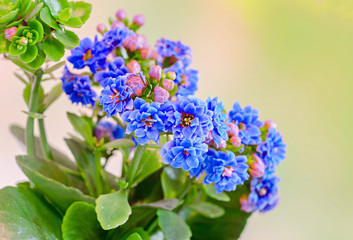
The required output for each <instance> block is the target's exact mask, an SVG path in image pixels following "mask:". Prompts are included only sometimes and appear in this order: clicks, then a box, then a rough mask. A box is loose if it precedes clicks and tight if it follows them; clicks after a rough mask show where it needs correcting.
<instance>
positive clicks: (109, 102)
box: [99, 75, 133, 117]
mask: <svg viewBox="0 0 353 240" xmlns="http://www.w3.org/2000/svg"><path fill="white" fill-rule="evenodd" d="M126 80H127V78H126V76H125V75H124V76H119V77H117V78H109V80H108V82H107V85H106V86H105V88H104V89H103V90H102V93H101V96H100V97H99V101H100V104H101V105H103V112H106V113H107V117H111V116H114V115H115V114H117V113H120V114H122V113H123V112H124V111H125V110H131V109H132V108H133V100H132V99H131V94H132V93H133V91H132V89H131V88H130V87H129V86H127V85H126Z"/></svg>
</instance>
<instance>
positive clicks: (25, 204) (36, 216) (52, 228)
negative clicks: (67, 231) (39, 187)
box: [0, 184, 62, 240]
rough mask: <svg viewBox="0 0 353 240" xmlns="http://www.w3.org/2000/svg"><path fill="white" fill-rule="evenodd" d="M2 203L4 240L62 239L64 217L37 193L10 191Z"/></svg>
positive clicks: (3, 193) (23, 189) (0, 233)
mask: <svg viewBox="0 0 353 240" xmlns="http://www.w3.org/2000/svg"><path fill="white" fill-rule="evenodd" d="M0 199H1V201H0V212H1V214H0V225H1V231H0V239H11V240H23V239H48V240H57V239H62V238H61V231H60V226H61V216H60V214H59V213H58V212H57V211H56V210H55V209H54V208H53V207H52V206H51V205H50V204H49V203H48V202H47V201H46V200H45V198H44V197H42V196H41V195H40V194H38V193H37V192H36V191H34V190H32V189H30V188H29V187H28V186H25V185H24V184H21V186H19V187H18V188H14V187H6V188H3V189H1V190H0Z"/></svg>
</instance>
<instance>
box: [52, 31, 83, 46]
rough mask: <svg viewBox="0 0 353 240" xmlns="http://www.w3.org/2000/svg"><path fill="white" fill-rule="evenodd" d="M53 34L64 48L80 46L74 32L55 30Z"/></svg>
mask: <svg viewBox="0 0 353 240" xmlns="http://www.w3.org/2000/svg"><path fill="white" fill-rule="evenodd" d="M54 33H55V36H56V37H57V39H58V40H59V41H60V42H61V43H62V44H64V45H65V46H68V47H70V48H74V47H77V46H78V45H79V44H80V39H79V38H78V37H77V35H76V34H75V33H74V32H71V31H69V30H65V29H64V30H55V31H54Z"/></svg>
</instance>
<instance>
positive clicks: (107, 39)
mask: <svg viewBox="0 0 353 240" xmlns="http://www.w3.org/2000/svg"><path fill="white" fill-rule="evenodd" d="M134 34H135V33H134V32H133V31H131V30H130V29H129V28H128V27H124V28H121V27H117V28H115V29H112V30H109V31H108V32H107V33H105V34H104V37H103V40H102V42H103V43H104V44H105V45H106V46H107V47H108V48H109V49H110V50H111V51H112V50H113V49H114V48H117V47H120V46H122V45H123V43H124V41H125V39H126V38H127V37H129V36H131V35H134Z"/></svg>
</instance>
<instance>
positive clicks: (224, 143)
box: [218, 140, 227, 149]
mask: <svg viewBox="0 0 353 240" xmlns="http://www.w3.org/2000/svg"><path fill="white" fill-rule="evenodd" d="M226 147H227V142H226V141H224V140H221V141H219V147H218V149H225V148H226Z"/></svg>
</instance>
